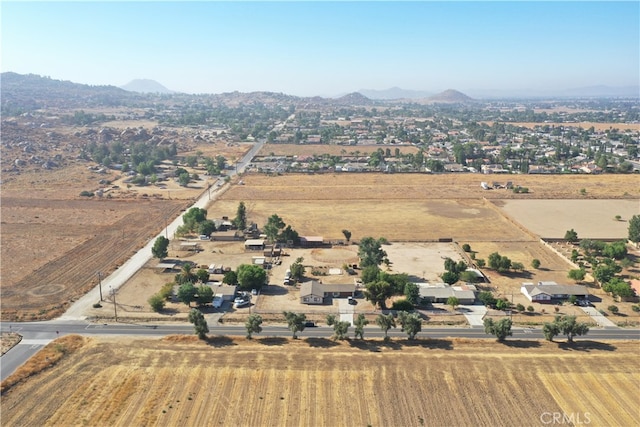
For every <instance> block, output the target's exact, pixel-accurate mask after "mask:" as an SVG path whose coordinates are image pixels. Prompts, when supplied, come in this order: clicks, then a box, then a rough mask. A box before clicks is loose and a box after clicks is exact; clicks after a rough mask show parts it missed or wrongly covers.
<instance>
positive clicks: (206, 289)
mask: <svg viewBox="0 0 640 427" xmlns="http://www.w3.org/2000/svg"><path fill="white" fill-rule="evenodd" d="M196 290H197V293H196V298H195V301H196V303H198V305H199V306H203V305H205V304H210V303H211V302H212V301H213V289H211V287H210V286H207V285H200V286H198V287H197V288H196Z"/></svg>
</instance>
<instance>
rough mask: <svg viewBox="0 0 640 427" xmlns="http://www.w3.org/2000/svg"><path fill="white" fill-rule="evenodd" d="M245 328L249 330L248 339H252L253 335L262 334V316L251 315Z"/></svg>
mask: <svg viewBox="0 0 640 427" xmlns="http://www.w3.org/2000/svg"><path fill="white" fill-rule="evenodd" d="M244 326H245V328H247V339H251V338H252V335H253V334H259V333H260V332H262V316H260V315H259V314H255V313H254V314H250V315H249V317H248V318H247V321H246V322H245V324H244Z"/></svg>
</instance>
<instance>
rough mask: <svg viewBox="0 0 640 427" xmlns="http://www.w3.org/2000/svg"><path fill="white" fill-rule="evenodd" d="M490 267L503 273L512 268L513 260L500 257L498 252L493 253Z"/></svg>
mask: <svg viewBox="0 0 640 427" xmlns="http://www.w3.org/2000/svg"><path fill="white" fill-rule="evenodd" d="M488 260H489V267H490V268H492V269H494V270H496V271H498V272H500V273H502V272H505V271H507V270H509V269H510V268H511V260H510V259H509V258H507V257H506V256H502V255H500V254H499V253H498V252H493V253H492V254H490V255H489V258H488Z"/></svg>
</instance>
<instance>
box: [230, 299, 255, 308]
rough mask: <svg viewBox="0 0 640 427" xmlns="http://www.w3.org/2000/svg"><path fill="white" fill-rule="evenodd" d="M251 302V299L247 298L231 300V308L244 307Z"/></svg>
mask: <svg viewBox="0 0 640 427" xmlns="http://www.w3.org/2000/svg"><path fill="white" fill-rule="evenodd" d="M249 304H251V301H249V300H240V301H237V299H236V301H234V302H233V308H241V307H245V306H247V305H249Z"/></svg>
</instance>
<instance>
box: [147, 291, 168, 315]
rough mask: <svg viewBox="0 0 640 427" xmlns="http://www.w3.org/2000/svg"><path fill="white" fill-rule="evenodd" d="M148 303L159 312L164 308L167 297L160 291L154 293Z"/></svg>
mask: <svg viewBox="0 0 640 427" xmlns="http://www.w3.org/2000/svg"><path fill="white" fill-rule="evenodd" d="M148 303H149V305H150V306H151V310H153V311H155V312H156V313H158V312H160V311H162V309H163V308H164V303H165V299H164V298H162V295H160V294H159V293H158V294H153V295H151V297H150V298H149V300H148Z"/></svg>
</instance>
